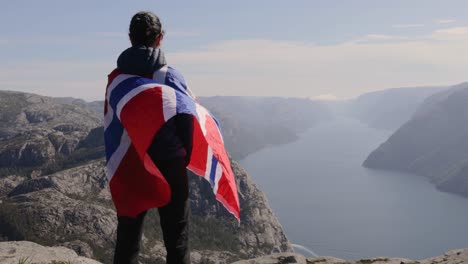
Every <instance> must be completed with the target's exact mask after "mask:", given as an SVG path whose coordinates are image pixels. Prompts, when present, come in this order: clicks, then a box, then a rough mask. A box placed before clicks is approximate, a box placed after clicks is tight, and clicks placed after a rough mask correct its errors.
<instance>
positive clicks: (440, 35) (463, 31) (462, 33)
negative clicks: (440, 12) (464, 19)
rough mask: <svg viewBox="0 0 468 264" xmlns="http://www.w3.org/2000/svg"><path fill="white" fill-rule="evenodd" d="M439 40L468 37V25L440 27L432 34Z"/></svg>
mask: <svg viewBox="0 0 468 264" xmlns="http://www.w3.org/2000/svg"><path fill="white" fill-rule="evenodd" d="M432 38H434V39H437V40H446V41H447V40H451V41H453V40H466V39H468V27H452V28H444V29H438V30H436V31H434V33H433V34H432Z"/></svg>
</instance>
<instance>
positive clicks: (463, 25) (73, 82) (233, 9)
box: [0, 0, 468, 100]
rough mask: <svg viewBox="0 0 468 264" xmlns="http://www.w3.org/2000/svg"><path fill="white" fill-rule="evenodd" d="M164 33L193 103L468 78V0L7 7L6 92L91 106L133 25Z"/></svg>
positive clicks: (2, 78) (335, 93)
mask: <svg viewBox="0 0 468 264" xmlns="http://www.w3.org/2000/svg"><path fill="white" fill-rule="evenodd" d="M139 10H150V11H153V12H155V13H156V14H158V15H159V16H160V17H161V20H162V23H163V27H164V28H165V30H166V31H167V35H166V36H165V39H164V42H163V49H164V51H165V52H166V55H167V60H168V63H169V64H171V65H173V66H174V67H176V68H178V69H179V70H180V71H182V73H183V74H184V75H185V77H186V79H187V81H188V82H189V84H190V85H191V87H192V89H193V90H194V91H195V93H196V94H197V95H202V96H213V95H244V96H252V95H254V96H282V97H310V98H315V99H324V100H332V99H336V98H338V99H342V98H351V97H355V96H357V95H359V94H362V93H364V92H368V91H373V90H381V89H384V88H391V87H407V86H426V85H450V84H456V83H459V82H463V81H466V69H468V52H465V50H466V48H467V47H468V17H467V16H466V10H468V2H466V1H425V0H415V1H403V0H399V1H370V0H360V1H305V0H304V1H294V2H289V1H233V2H229V1H203V2H200V1H126V2H118V1H51V0H43V1H4V2H3V3H2V8H1V11H0V14H1V15H0V47H1V49H0V57H1V58H2V60H1V62H0V89H2V90H18V91H25V92H33V93H39V94H43V95H50V96H72V97H80V98H85V99H88V100H100V99H102V97H103V93H104V86H105V84H106V81H107V78H106V77H107V74H108V73H109V72H110V71H111V70H112V69H113V68H115V65H116V59H117V56H118V55H119V54H120V52H121V51H122V50H124V49H125V48H127V47H128V46H129V41H128V37H127V32H128V24H129V21H130V18H131V16H132V15H133V14H134V13H135V12H137V11H139Z"/></svg>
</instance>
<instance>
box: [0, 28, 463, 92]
mask: <svg viewBox="0 0 468 264" xmlns="http://www.w3.org/2000/svg"><path fill="white" fill-rule="evenodd" d="M466 47H468V27H452V28H444V29H439V30H436V31H434V32H431V33H429V34H426V35H421V36H415V37H405V38H403V37H401V36H392V35H381V34H372V35H367V36H362V37H360V38H356V39H352V40H349V41H346V42H342V43H337V44H333V45H317V44H314V43H308V42H296V41H280V40H269V39H245V40H230V41H222V42H217V43H212V44H210V45H207V46H203V47H194V48H193V49H192V50H185V51H178V52H170V53H167V60H168V61H169V63H170V64H171V65H173V66H174V67H176V68H177V69H179V70H180V71H181V72H182V73H183V74H184V76H185V77H186V79H187V80H188V83H189V85H190V86H191V88H192V89H193V90H194V92H195V93H196V94H197V95H200V96H213V95H258V96H287V97H294V96H298V97H308V98H323V99H327V98H328V99H331V98H334V97H338V98H350V97H355V96H357V95H359V94H361V93H364V92H368V91H372V90H377V89H382V88H389V87H404V86H424V85H446V84H453V83H457V82H462V81H466V80H467V79H468V78H467V74H466V69H467V68H468V53H466V52H464V51H465V50H466ZM114 63H115V62H114V59H112V60H108V59H106V60H86V61H85V60H83V59H81V60H78V59H77V60H68V61H64V60H44V61H16V62H14V63H13V62H5V63H3V64H0V89H13V90H22V91H29V92H36V93H40V94H46V95H53V96H74V97H81V98H87V99H100V98H102V97H103V95H104V87H105V85H106V81H107V74H108V73H109V71H110V70H112V69H113V67H115V65H114Z"/></svg>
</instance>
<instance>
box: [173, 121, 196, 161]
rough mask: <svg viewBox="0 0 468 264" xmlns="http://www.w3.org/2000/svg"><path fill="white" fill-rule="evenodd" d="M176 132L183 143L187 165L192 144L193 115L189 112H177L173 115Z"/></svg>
mask: <svg viewBox="0 0 468 264" xmlns="http://www.w3.org/2000/svg"><path fill="white" fill-rule="evenodd" d="M175 126H176V134H177V136H178V137H179V138H180V140H181V141H182V143H183V144H184V148H185V151H186V153H187V156H186V157H185V159H186V163H187V165H188V164H189V162H190V156H191V155H192V145H193V142H192V140H193V116H192V115H189V114H178V115H176V116H175Z"/></svg>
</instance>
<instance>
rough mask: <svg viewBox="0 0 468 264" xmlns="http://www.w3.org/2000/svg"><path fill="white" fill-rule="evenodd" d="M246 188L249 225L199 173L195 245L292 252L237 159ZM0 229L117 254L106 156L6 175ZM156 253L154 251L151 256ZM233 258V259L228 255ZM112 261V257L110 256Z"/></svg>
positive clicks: (243, 253) (154, 240) (238, 251)
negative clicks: (48, 170)
mask: <svg viewBox="0 0 468 264" xmlns="http://www.w3.org/2000/svg"><path fill="white" fill-rule="evenodd" d="M232 164H233V169H234V173H235V174H236V179H237V181H238V185H239V194H240V203H241V210H242V215H241V224H240V226H239V225H238V223H237V221H236V220H234V219H233V217H232V216H230V215H229V213H228V212H227V211H226V210H225V209H224V208H223V207H222V206H221V205H220V204H219V203H218V202H216V200H215V197H214V195H213V194H212V191H211V188H210V187H209V185H208V183H207V182H205V180H203V179H202V178H200V177H198V176H195V175H192V177H191V206H192V223H193V225H192V236H191V237H192V246H193V247H194V249H195V250H197V251H202V252H203V251H204V250H205V251H206V250H212V251H220V252H223V251H226V252H230V253H231V254H226V257H229V258H231V259H232V258H247V257H254V256H260V255H265V254H270V253H272V252H284V251H291V246H290V243H289V241H288V239H287V238H286V236H285V234H284V231H283V229H282V227H281V225H280V224H279V222H278V220H277V219H276V217H275V216H274V214H273V212H272V211H271V209H270V207H269V206H268V202H267V200H266V198H265V196H264V194H263V193H262V192H261V191H260V190H259V189H258V188H257V186H256V185H255V184H254V183H253V182H252V180H251V179H250V177H249V176H248V175H247V174H246V173H245V172H244V171H243V170H242V169H241V168H240V167H239V165H238V164H237V163H236V162H234V161H233V162H232ZM0 186H3V188H2V197H1V199H2V202H1V204H0V234H1V235H2V236H3V237H6V238H8V239H10V240H23V239H25V240H30V241H34V242H38V243H41V244H44V245H57V244H63V243H66V242H72V241H80V242H82V243H85V244H88V245H89V246H90V247H91V248H92V249H93V252H94V253H93V256H94V257H96V258H97V259H100V260H102V261H104V260H105V259H109V258H110V256H111V254H112V249H113V247H114V241H115V228H116V215H115V211H114V207H113V205H112V201H111V197H110V193H109V190H108V187H107V180H106V176H105V169H104V161H102V160H98V161H93V162H90V163H88V164H86V165H82V166H78V167H75V168H72V169H68V170H64V171H60V172H57V173H54V174H51V175H47V176H41V177H37V178H34V179H26V180H23V181H21V180H20V179H18V178H17V177H14V176H10V177H6V178H3V179H0ZM146 222H147V224H146V231H145V239H144V241H145V252H146V253H145V256H146V257H145V259H147V260H150V259H153V260H154V259H157V258H161V257H162V256H161V254H162V255H163V254H164V252H161V250H159V251H158V250H155V249H154V246H155V245H156V246H157V247H159V248H160V249H162V248H163V247H162V245H161V242H160V241H161V233H160V231H159V224H158V223H159V220H158V217H157V214H156V213H155V212H154V211H153V212H151V213H150V214H149V216H148V218H147V219H146ZM151 252H153V253H151ZM220 261H225V260H222V259H221V260H220ZM105 262H107V261H105Z"/></svg>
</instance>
